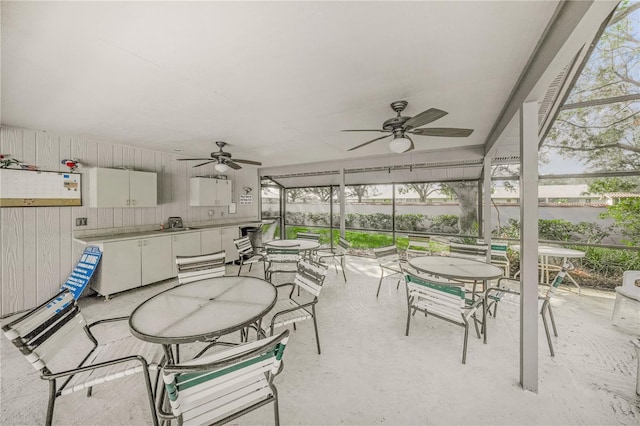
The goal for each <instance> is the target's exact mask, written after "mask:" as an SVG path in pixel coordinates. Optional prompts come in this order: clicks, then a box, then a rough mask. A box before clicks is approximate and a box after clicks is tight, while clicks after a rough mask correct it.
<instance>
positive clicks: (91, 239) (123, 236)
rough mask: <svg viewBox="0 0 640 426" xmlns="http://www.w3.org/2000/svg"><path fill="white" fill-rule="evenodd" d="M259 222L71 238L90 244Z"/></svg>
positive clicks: (256, 223) (179, 233)
mask: <svg viewBox="0 0 640 426" xmlns="http://www.w3.org/2000/svg"><path fill="white" fill-rule="evenodd" d="M260 223H261V222H260V221H259V220H246V221H238V222H227V223H219V224H210V225H201V226H185V228H188V229H186V230H184V231H170V230H164V231H161V230H159V229H148V230H141V231H133V232H122V233H118V232H114V233H102V234H100V230H96V233H95V235H83V236H74V237H73V240H74V241H76V242H78V243H80V244H92V243H101V242H107V241H125V240H136V239H138V238H153V237H163V236H167V235H182V234H189V233H193V232H201V231H206V230H207V229H215V228H231V227H240V226H258V225H260Z"/></svg>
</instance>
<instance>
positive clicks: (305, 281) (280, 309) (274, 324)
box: [261, 259, 327, 354]
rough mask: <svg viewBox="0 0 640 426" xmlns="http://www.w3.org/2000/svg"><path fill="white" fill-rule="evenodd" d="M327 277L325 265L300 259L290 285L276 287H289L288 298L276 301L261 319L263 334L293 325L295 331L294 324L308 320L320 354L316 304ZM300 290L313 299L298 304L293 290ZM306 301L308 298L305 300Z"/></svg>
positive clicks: (271, 333)
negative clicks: (313, 331)
mask: <svg viewBox="0 0 640 426" xmlns="http://www.w3.org/2000/svg"><path fill="white" fill-rule="evenodd" d="M326 275H327V265H325V264H323V263H317V262H314V261H312V260H309V259H301V260H300V262H299V263H298V272H296V276H295V278H294V279H293V282H292V283H285V284H280V285H277V286H276V287H277V288H278V289H281V288H284V287H289V286H290V287H291V291H290V292H289V295H288V297H286V298H280V299H278V300H277V301H276V305H275V306H274V307H273V309H271V312H269V313H268V314H267V315H266V316H265V317H264V318H262V330H261V332H262V333H263V334H265V335H266V334H267V332H269V334H270V335H273V332H274V330H275V329H276V328H278V327H283V326H285V325H289V324H293V327H294V329H295V326H296V323H297V322H300V321H304V320H308V319H312V320H313V327H314V330H315V332H316V344H317V346H318V354H320V338H319V336H318V322H317V320H316V304H317V303H318V298H319V297H320V292H321V291H322V284H323V283H324V279H325V277H326ZM296 288H297V289H298V290H300V289H302V293H303V296H302V297H303V298H304V297H305V295H304V293H309V295H311V296H313V299H312V300H311V301H309V302H300V301H299V300H296V299H294V298H293V293H294V290H295V289H296ZM305 300H308V297H307V298H306V299H305Z"/></svg>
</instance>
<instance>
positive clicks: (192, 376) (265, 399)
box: [158, 330, 289, 425]
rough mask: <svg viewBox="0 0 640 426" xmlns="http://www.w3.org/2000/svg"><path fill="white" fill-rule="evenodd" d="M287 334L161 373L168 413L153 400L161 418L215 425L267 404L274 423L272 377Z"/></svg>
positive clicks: (279, 364)
mask: <svg viewBox="0 0 640 426" xmlns="http://www.w3.org/2000/svg"><path fill="white" fill-rule="evenodd" d="M288 339H289V330H285V331H283V332H282V333H281V334H279V335H278V336H272V337H269V338H266V339H262V340H256V341H254V342H251V343H245V344H241V345H238V346H234V347H232V348H230V349H225V350H224V351H221V352H217V353H214V354H210V355H206V356H203V357H200V358H196V359H194V360H191V361H187V362H184V363H180V364H176V365H167V366H165V367H164V368H163V369H162V377H163V380H164V383H165V389H166V392H167V395H168V398H169V404H170V407H171V412H170V413H168V412H166V411H165V410H164V407H163V406H162V405H163V402H164V398H159V399H158V414H159V416H160V417H161V418H163V419H167V420H171V419H177V420H178V424H179V425H205V424H206V425H219V424H224V423H227V422H230V421H232V420H234V419H237V418H238V417H240V416H243V415H245V414H247V413H248V412H250V411H253V410H255V409H257V408H259V407H262V406H264V405H266V404H270V403H273V409H274V415H275V424H276V425H279V424H280V418H279V417H280V416H279V412H278V411H279V410H278V391H277V389H276V387H275V385H274V384H273V379H274V377H275V376H276V375H278V374H279V373H280V372H281V371H282V369H283V367H284V364H283V363H282V355H283V353H284V350H285V347H286V345H287V341H288Z"/></svg>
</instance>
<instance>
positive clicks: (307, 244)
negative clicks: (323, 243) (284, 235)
mask: <svg viewBox="0 0 640 426" xmlns="http://www.w3.org/2000/svg"><path fill="white" fill-rule="evenodd" d="M264 245H265V246H269V247H278V248H287V247H292V246H298V247H297V248H298V249H299V250H300V251H301V252H302V251H313V250H317V249H318V248H320V243H318V242H316V241H311V240H304V239H299V240H298V239H296V240H271V241H269V242H267V243H265V244H264Z"/></svg>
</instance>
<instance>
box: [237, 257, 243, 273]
mask: <svg viewBox="0 0 640 426" xmlns="http://www.w3.org/2000/svg"><path fill="white" fill-rule="evenodd" d="M240 271H242V259H240V266H239V267H238V276H240Z"/></svg>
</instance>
